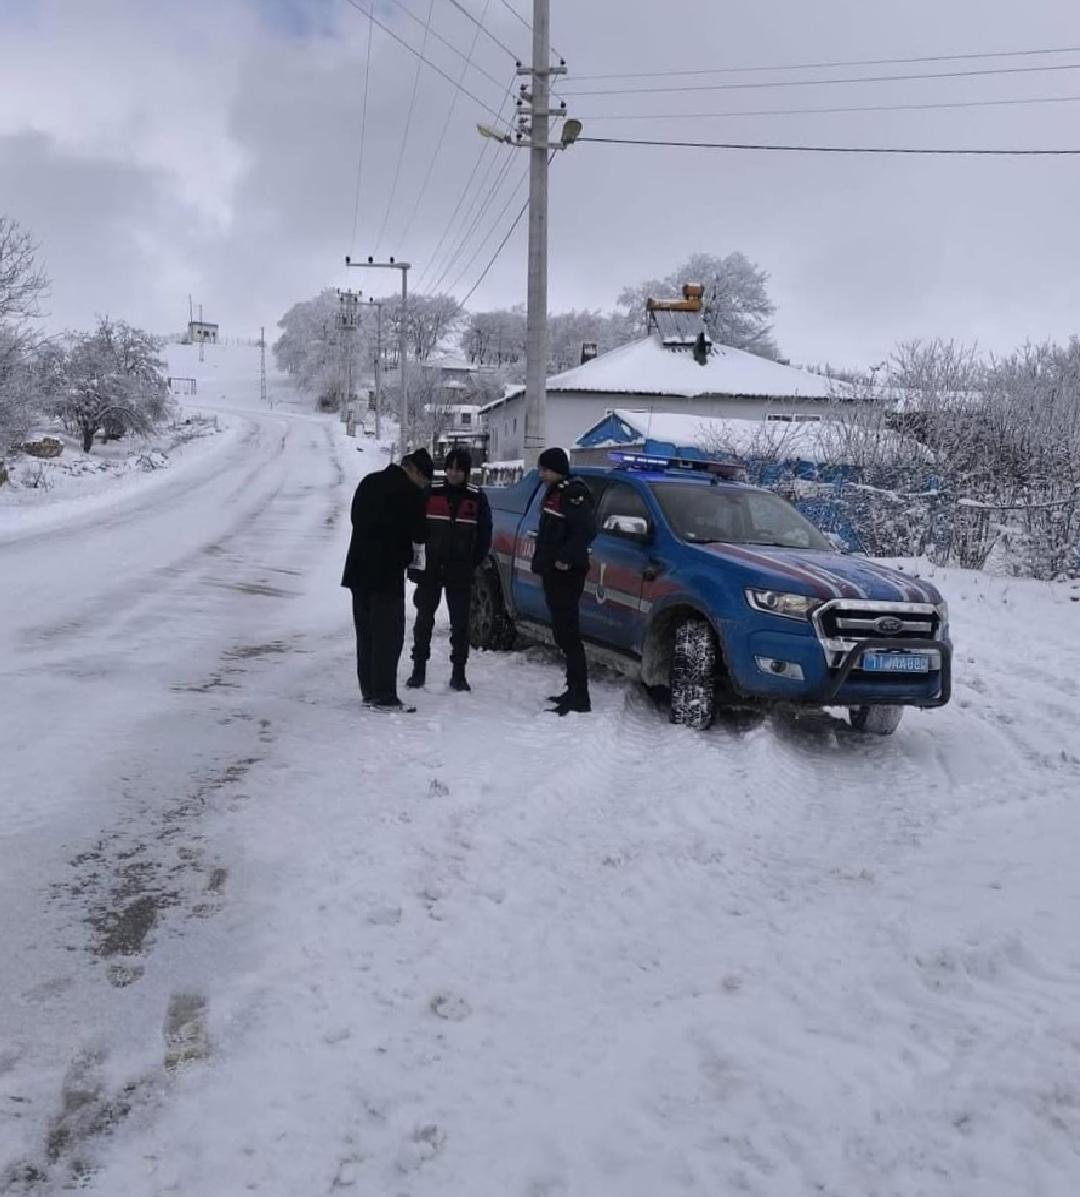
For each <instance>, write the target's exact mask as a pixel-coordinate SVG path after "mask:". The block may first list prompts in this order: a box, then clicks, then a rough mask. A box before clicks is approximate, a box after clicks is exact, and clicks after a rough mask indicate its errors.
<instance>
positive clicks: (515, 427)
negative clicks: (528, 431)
mask: <svg viewBox="0 0 1080 1197" xmlns="http://www.w3.org/2000/svg"><path fill="white" fill-rule="evenodd" d="M514 431H515V432H517V416H515V417H514Z"/></svg>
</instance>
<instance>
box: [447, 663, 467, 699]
mask: <svg viewBox="0 0 1080 1197" xmlns="http://www.w3.org/2000/svg"><path fill="white" fill-rule="evenodd" d="M450 689H451V690H458V691H460V692H461V693H465V692H466V691H469V690H471V689H472V686H470V685H469V682H468V680H467V678H466V677H465V666H464V665H455V666H454V672H453V673H452V674H451V675H450Z"/></svg>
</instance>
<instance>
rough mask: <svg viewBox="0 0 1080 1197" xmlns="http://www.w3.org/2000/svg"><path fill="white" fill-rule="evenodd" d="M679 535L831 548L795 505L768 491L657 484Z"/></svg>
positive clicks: (661, 501) (662, 503)
mask: <svg viewBox="0 0 1080 1197" xmlns="http://www.w3.org/2000/svg"><path fill="white" fill-rule="evenodd" d="M652 491H653V494H654V495H656V499H657V502H659V504H660V507H661V510H662V511H663V512H664V516H665V518H666V519H667V521H668V523H670V524H671V527H672V529H673V530H674V532H675V534H676V536H679V537H681V538H682V539H683V540H685V541H688V542H689V543H691V544H710V543H725V544H758V545H773V546H776V547H778V548H786V549H820V550H823V551H828V550H830V549H831V548H832V546H831V545H830V544H829V542H828V541H827V540H826V539H825V537H824V536H822V534H821V533H820V532H819V531H818V530H817V528H815V527H814V525H813V524H812V523H810V521H809V520H808V519H807V518H806V517H805V516H803V515H800V513H799V512H798V511H796V510H795V508H794V507H792V506H791V504H790V503H788V502H785V500H783V499H781V498H779V497H778V496H776V495H772V494H768V493H767V492H765V491H755V490H749V489H747V490H743V489H738V490H736V489H734V488H733V489H730V490H728V489H725V488H723V487H716V486H700V485H694V484H691V485H687V484H685V483H683V484H679V483H671V482H658V483H655V484H654V485H653V487H652Z"/></svg>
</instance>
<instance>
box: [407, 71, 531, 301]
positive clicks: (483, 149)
mask: <svg viewBox="0 0 1080 1197" xmlns="http://www.w3.org/2000/svg"><path fill="white" fill-rule="evenodd" d="M516 81H517V75H516V74H514V75H511V77H510V83H509V84H508V85H507V88H506V94H505V95H504V96H503V99H502V103H501V104H500V105H499V120H502V110H503V109H504V108H505V107H506V103H507V101H508V100H509V99H510V98H511V96H512V95H513V92H514V84H515V83H516ZM496 144H498V143H496V142H493V141H492V140H491V139H490V138H485V139H484V142H483V144H482V145H481V146H480V151H479V153H478V154H477V155H476V162H475V163H474V164H473V168H472V171H471V172H470V174H469V177H468V179H466V181H465V186H464V187H463V188H462V190H461V195H459V196H458V201H457V203H456V204H455V205H454V210H453V212H451V213H450V219H449V220H448V221H447V222H446V227H445V228H444V229H443V231H442V235H441V236H440V237H439V241H438V244H437V245H436V246H435V250H434V252H433V253H432V255H431V257H430V258H429V260H428V264H427V266H425V267H424V269H423V271H422V272H421V274H420V278H419V279H418V280H417V286H418V287H421V286H423V283H424V280H425V279H426V278H427V277H428V275H429V274H430V273H432V271H433V267H434V265H435V263H436V261H438V258H439V255H440V254H441V253H442V249H443V246H444V245H445V244H446V239H447V237H449V236H450V231H451V229H452V228H453V227H454V223H455V222H456V220H457V217H458V213H459V212H460V211H461V208H462V205H463V204H464V203H465V199H466V197H467V196H468V194H469V189H470V188H471V187H472V184H473V180H474V179H475V178H476V176H477V174H478V172H479V170H480V166H481V163H482V162H483V161H484V157H485V156H486V154H487V152H488V150H489V149H491V147H492V146H494V145H496ZM497 158H498V155H497V154H496V155H495V159H493V161H494V160H496V159H497ZM486 177H487V176H485V178H486ZM480 186H481V189H482V188H483V183H481V185H480Z"/></svg>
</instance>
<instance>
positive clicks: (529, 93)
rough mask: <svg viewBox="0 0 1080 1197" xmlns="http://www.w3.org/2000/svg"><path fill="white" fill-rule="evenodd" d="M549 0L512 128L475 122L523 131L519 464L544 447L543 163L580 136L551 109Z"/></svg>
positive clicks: (508, 137) (538, 20)
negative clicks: (554, 138) (524, 267)
mask: <svg viewBox="0 0 1080 1197" xmlns="http://www.w3.org/2000/svg"><path fill="white" fill-rule="evenodd" d="M550 63H551V0H533V62H532V66H531V67H526V66H522V65H521V63H518V68H517V73H518V74H519V75H526V76H529V77H530V78H531V80H532V81H531V83H523V84H522V85H521V94H520V98H519V99H518V102H517V106H518V127H517V130H516V132H515V133H513V134H510V133H505V132H502V131H500V130H499V129H494V128H492V127H490V126H488V125H477V130H478V132H479V133H480V135H481V136H482V137H492V138H494V139H495V140H496V141H501V142H503V143H505V144H506V145H513V146H521V145H523V144H525V143H524V141H523V139H524V136H525V134H526V133H528V134H529V139H528V143H527V144H528V148H529V292H528V309H527V314H526V318H525V438H524V452H523V454H522V456H523V457H524V459H525V468H526V469H527V470H528V469H530V468H532V467H533V466H535V465H536V459H537V457H539V455H540V453H541V451H542V450H543V448H544V438H545V431H544V422H545V421H544V415H545V411H544V409H545V407H546V400H547V393H546V392H547V358H548V337H547V253H548V163H549V162H550V160H551V157H552V155H553V154H554V152H555V151H556V150H565V149H566V148H567V147H568V146H571V145H573V143H574V142H575V141H576V140H577V139H578V137H579V136H580V134H581V122H580V121H578V120H570V119H568V118H567V113H566V105H565V104H562V105H560V106H559V108H557V109H552V108H551V106H550V105H551V80H552V77H553V76H556V75H565V74H566V73H567V70H566V62H565V60H563V59H560V60H559V65H558V66H551V65H550ZM552 117H555V118H557V119H562V120H563V122H564V123H563V128H562V138H561V140H560V141H558V142H555V143H554V144H552V143H551V118H552Z"/></svg>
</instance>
